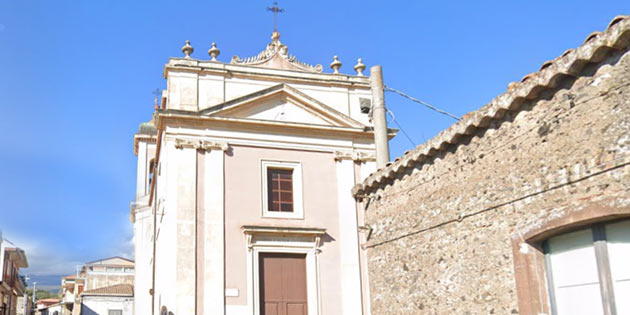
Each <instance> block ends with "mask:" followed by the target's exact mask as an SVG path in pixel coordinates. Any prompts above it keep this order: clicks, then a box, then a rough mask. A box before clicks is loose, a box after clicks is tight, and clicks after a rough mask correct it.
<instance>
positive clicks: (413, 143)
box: [387, 109, 416, 147]
mask: <svg viewBox="0 0 630 315" xmlns="http://www.w3.org/2000/svg"><path fill="white" fill-rule="evenodd" d="M387 112H388V113H389V114H390V115H392V122H393V123H395V124H396V126H398V129H400V131H402V133H403V134H404V135H405V137H407V140H409V142H411V144H412V145H413V146H414V147H415V146H416V143H415V142H413V140H411V137H409V135H408V134H407V132H406V131H405V129H404V128H403V127H402V126H401V125H400V124H399V123H398V121H397V120H396V116H395V115H394V112H392V111H391V110H389V109H387Z"/></svg>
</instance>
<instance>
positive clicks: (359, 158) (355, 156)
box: [334, 151, 376, 162]
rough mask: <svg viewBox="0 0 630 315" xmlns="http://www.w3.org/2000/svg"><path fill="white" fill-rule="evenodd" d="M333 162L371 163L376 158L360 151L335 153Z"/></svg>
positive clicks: (371, 154)
mask: <svg viewBox="0 0 630 315" xmlns="http://www.w3.org/2000/svg"><path fill="white" fill-rule="evenodd" d="M334 158H335V161H342V160H352V161H355V162H373V161H376V156H375V155H374V154H373V153H368V152H360V151H335V152H334Z"/></svg>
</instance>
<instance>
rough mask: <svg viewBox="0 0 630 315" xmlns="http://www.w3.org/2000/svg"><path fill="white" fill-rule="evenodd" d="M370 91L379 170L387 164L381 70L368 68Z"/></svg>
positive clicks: (377, 67) (387, 154)
mask: <svg viewBox="0 0 630 315" xmlns="http://www.w3.org/2000/svg"><path fill="white" fill-rule="evenodd" d="M370 89H371V90H372V123H373V124H374V144H375V145H376V168H378V169H381V168H383V167H385V165H387V163H388V162H389V143H388V141H389V140H388V139H387V120H386V118H385V115H386V111H387V110H386V109H385V95H384V90H385V88H384V86H383V68H381V66H378V65H376V66H373V67H372V68H370Z"/></svg>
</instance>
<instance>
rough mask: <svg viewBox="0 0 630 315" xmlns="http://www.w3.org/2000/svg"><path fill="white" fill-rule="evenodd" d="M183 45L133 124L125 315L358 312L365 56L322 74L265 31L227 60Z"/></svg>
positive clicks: (365, 307) (367, 132) (365, 169)
mask: <svg viewBox="0 0 630 315" xmlns="http://www.w3.org/2000/svg"><path fill="white" fill-rule="evenodd" d="M182 51H183V52H184V55H185V57H182V58H170V59H169V61H168V63H167V64H166V65H165V67H164V76H165V78H166V80H167V88H166V90H164V91H163V93H162V96H161V100H160V105H159V108H157V109H156V111H155V113H154V116H153V119H152V121H151V122H148V123H143V124H141V126H140V129H139V131H138V133H137V134H136V135H135V136H134V151H135V153H136V154H137V156H138V168H137V191H136V201H135V203H134V204H133V206H132V209H131V220H132V222H133V225H134V235H135V237H134V239H135V260H136V269H135V270H136V277H135V292H134V298H135V314H136V315H145V314H176V315H177V314H235V315H236V314H268V315H273V314H282V315H293V314H310V315H314V314H367V313H369V298H368V288H367V282H368V279H367V270H366V259H365V256H364V255H363V254H362V252H361V250H360V246H359V244H360V243H361V242H363V241H364V240H365V237H366V236H367V230H366V229H364V228H363V217H362V215H360V214H361V212H358V211H357V210H358V203H357V202H356V201H355V200H354V198H353V197H352V194H351V189H352V187H353V186H354V185H355V184H357V183H359V182H361V180H362V179H364V178H366V177H367V176H368V175H369V174H370V173H372V172H373V171H374V170H375V162H374V160H375V146H374V138H373V137H374V135H373V132H372V128H371V126H372V124H371V120H370V114H369V111H370V99H371V90H370V84H369V78H368V77H365V76H363V74H362V71H363V69H364V68H365V66H364V65H363V64H362V63H361V62H360V61H359V63H358V64H357V65H356V66H355V70H357V74H356V75H347V74H341V73H339V67H340V66H341V63H340V62H339V61H338V60H337V57H335V58H334V61H333V63H332V64H331V68H332V69H333V73H324V72H323V71H322V67H321V66H320V65H318V66H312V65H308V64H306V63H303V62H301V61H299V60H297V59H296V57H295V56H292V55H290V54H289V53H288V49H287V46H285V45H284V44H282V43H281V42H280V35H279V33H278V32H277V31H276V32H274V33H273V35H272V40H271V42H270V43H269V44H268V46H267V47H266V49H265V50H264V51H262V52H261V53H260V54H259V55H257V56H255V57H250V58H239V57H236V56H235V57H234V58H232V60H231V62H230V63H222V62H219V61H217V59H216V57H217V56H218V55H219V53H220V51H219V49H218V48H217V47H216V45H214V44H213V45H212V48H211V49H210V50H209V55H210V60H199V59H194V58H192V56H191V54H192V52H193V51H194V49H193V47H192V46H191V45H190V43H188V42H187V43H186V45H185V46H184V47H183V48H182ZM392 136H394V132H391V133H390V134H389V137H392Z"/></svg>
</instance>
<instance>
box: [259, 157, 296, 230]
mask: <svg viewBox="0 0 630 315" xmlns="http://www.w3.org/2000/svg"><path fill="white" fill-rule="evenodd" d="M261 168H262V172H261V176H262V180H261V183H262V208H263V211H262V216H263V217H268V218H287V219H302V218H304V213H303V209H302V167H301V165H300V163H296V162H278V161H262V164H261Z"/></svg>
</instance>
